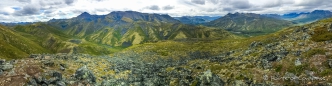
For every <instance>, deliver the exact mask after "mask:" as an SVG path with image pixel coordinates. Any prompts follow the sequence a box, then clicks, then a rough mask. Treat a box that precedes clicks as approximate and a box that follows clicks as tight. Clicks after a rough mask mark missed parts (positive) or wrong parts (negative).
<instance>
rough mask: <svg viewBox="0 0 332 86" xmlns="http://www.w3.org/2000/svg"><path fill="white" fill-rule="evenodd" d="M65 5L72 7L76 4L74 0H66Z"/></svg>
mask: <svg viewBox="0 0 332 86" xmlns="http://www.w3.org/2000/svg"><path fill="white" fill-rule="evenodd" d="M65 3H66V4H67V5H71V4H73V3H74V0H65Z"/></svg>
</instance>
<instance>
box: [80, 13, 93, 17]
mask: <svg viewBox="0 0 332 86" xmlns="http://www.w3.org/2000/svg"><path fill="white" fill-rule="evenodd" d="M89 16H91V15H90V14H89V13H88V12H83V13H82V14H80V15H79V16H77V17H89Z"/></svg>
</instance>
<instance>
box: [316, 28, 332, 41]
mask: <svg viewBox="0 0 332 86" xmlns="http://www.w3.org/2000/svg"><path fill="white" fill-rule="evenodd" d="M326 28H328V27H326V26H323V27H322V26H321V27H316V28H315V31H314V32H315V33H314V34H313V35H312V38H311V40H312V41H315V42H321V41H328V40H332V32H329V31H327V29H326Z"/></svg>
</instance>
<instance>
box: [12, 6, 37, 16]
mask: <svg viewBox="0 0 332 86" xmlns="http://www.w3.org/2000/svg"><path fill="white" fill-rule="evenodd" d="M39 13H40V12H39V7H37V6H34V5H27V6H24V7H23V9H22V10H19V11H16V12H15V15H17V16H26V15H34V14H39Z"/></svg>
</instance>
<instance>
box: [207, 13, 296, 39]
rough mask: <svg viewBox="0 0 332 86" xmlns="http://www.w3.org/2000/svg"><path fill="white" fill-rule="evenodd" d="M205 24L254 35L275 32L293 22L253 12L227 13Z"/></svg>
mask: <svg viewBox="0 0 332 86" xmlns="http://www.w3.org/2000/svg"><path fill="white" fill-rule="evenodd" d="M206 25H207V26H210V27H216V28H220V29H225V30H228V31H232V32H235V33H240V34H248V35H254V34H265V33H272V32H276V31H278V30H281V29H283V28H285V27H289V26H291V25H293V23H292V22H290V21H286V20H282V19H277V18H271V17H266V16H263V15H260V14H254V13H234V14H231V13H229V14H227V15H225V16H223V17H221V18H219V19H216V20H213V21H211V22H208V23H206Z"/></svg>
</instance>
